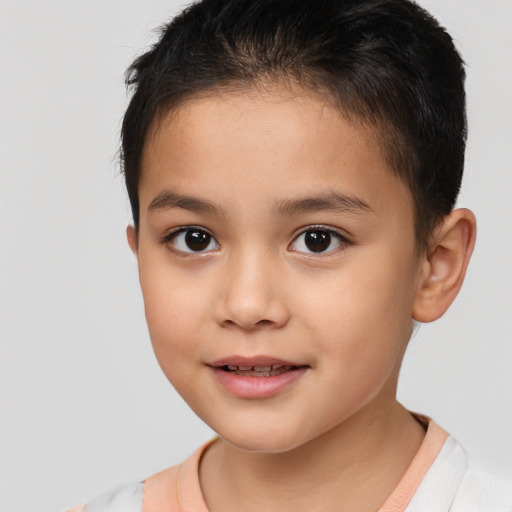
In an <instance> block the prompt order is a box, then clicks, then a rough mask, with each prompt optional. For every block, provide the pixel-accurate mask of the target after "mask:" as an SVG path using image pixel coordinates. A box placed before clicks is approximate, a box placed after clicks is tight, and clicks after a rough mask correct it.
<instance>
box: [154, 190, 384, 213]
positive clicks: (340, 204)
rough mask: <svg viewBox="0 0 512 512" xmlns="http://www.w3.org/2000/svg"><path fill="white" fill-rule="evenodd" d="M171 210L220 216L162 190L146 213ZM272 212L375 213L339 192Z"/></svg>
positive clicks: (206, 205) (200, 202)
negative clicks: (177, 209) (180, 209)
mask: <svg viewBox="0 0 512 512" xmlns="http://www.w3.org/2000/svg"><path fill="white" fill-rule="evenodd" d="M173 208H182V209H184V210H189V211H192V212H197V213H208V214H213V215H217V216H222V215H223V210H222V208H221V207H220V206H218V205H216V204H215V203H212V202H211V201H208V200H206V199H200V198H198V197H192V196H186V195H182V194H178V193H176V192H171V191H169V190H165V191H163V192H161V193H160V194H158V195H157V196H156V197H155V198H154V199H153V200H152V201H151V203H150V204H149V206H148V211H149V212H150V213H151V212H158V211H165V210H169V209H173ZM273 211H274V212H276V213H277V214H279V215H285V216H292V215H295V214H297V213H305V212H323V211H332V212H336V213H352V214H355V213H361V212H362V213H365V212H375V210H374V209H373V208H371V207H370V205H369V204H368V203H366V202H365V201H363V200H362V199H359V198H357V197H354V196H350V195H345V194H341V193H339V192H328V193H326V194H321V195H318V196H312V197H303V198H298V199H283V200H281V201H278V202H277V203H276V204H275V205H274V207H273Z"/></svg>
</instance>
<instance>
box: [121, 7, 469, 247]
mask: <svg viewBox="0 0 512 512" xmlns="http://www.w3.org/2000/svg"><path fill="white" fill-rule="evenodd" d="M464 79H465V72H464V65H463V61H462V59H461V57H460V55H459V53H458V52H457V50H456V48H455V46H454V43H453V40H452V38H451V37H450V36H449V34H448V33H447V32H446V30H445V29H444V28H443V27H441V26H440V25H439V23H438V22H437V21H436V20H435V19H434V18H433V17H432V16H431V15H430V14H429V13H427V12H426V11H425V10H424V9H422V8H421V7H419V6H418V5H417V4H416V3H414V2H412V1H409V0H202V1H199V2H197V3H194V4H192V5H190V6H189V7H187V8H186V9H184V10H183V11H182V12H181V14H179V15H178V16H177V17H175V18H174V19H173V20H172V21H171V22H170V23H168V24H167V25H165V26H164V27H163V28H162V30H161V36H160V38H159V40H158V42H157V43H156V44H155V45H154V46H153V47H152V48H151V49H150V50H149V51H147V52H146V53H144V54H143V55H141V56H140V57H138V58H137V59H136V60H135V61H134V62H133V64H132V65H131V66H130V68H129V69H128V71H127V76H126V83H127V86H128V88H129V89H131V90H132V92H133V94H132V97H131V101H130V103H129V106H128V108H127V110H126V113H125V116H124V120H123V124H122V134H121V138H122V145H121V165H122V169H123V172H124V177H125V181H126V187H127V190H128V195H129V198H130V203H131V208H132V213H133V220H134V223H135V226H136V227H138V223H139V200H138V183H139V178H140V174H141V161H142V154H143V151H144V146H145V142H146V140H147V137H148V133H149V131H150V129H151V127H152V124H153V123H154V121H155V119H156V118H157V116H158V115H161V114H165V113H166V112H168V111H171V110H172V109H175V108H177V107H178V106H179V105H181V104H183V102H185V101H187V100H190V99H192V98H194V97H197V96H200V95H203V94H212V93H213V94H215V92H218V91H219V90H221V89H227V90H232V91H235V90H240V89H241V90H244V89H248V88H251V87H254V86H257V85H258V84H262V83H270V84H272V83H274V82H275V83H278V82H283V81H288V82H290V83H293V84H298V85H299V86H301V87H302V88H304V89H305V90H306V91H310V92H312V93H315V94H317V93H320V94H323V95H324V96H325V97H326V98H328V99H329V100H330V101H331V102H333V103H334V105H335V106H336V107H337V108H338V109H339V111H340V113H341V114H342V115H345V116H347V117H348V119H351V120H354V121H356V122H360V123H362V124H364V125H365V126H368V127H370V128H372V127H374V128H375V133H376V135H377V136H378V137H379V138H380V140H381V142H382V146H383V149H384V154H385V156H386V159H387V161H388V165H389V167H390V170H391V172H393V173H394V174H396V175H397V176H399V177H400V178H401V179H402V180H403V181H404V182H405V183H406V184H407V186H408V187H409V189H410V191H411V193H412V197H413V199H414V204H415V229H416V239H417V241H418V242H419V244H420V246H421V247H422V248H426V247H427V244H428V239H429V237H430V235H431V232H432V230H433V229H434V227H435V226H436V224H437V223H438V222H439V221H440V220H441V219H442V218H443V217H444V216H445V215H446V214H448V213H449V212H450V211H451V210H452V209H453V207H454V204H455V201H456V199H457V195H458V192H459V189H460V183H461V179H462V172H463V167H464V150H465V144H466V137H467V129H466V111H465V108H466V107H465V92H464Z"/></svg>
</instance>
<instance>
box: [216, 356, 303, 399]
mask: <svg viewBox="0 0 512 512" xmlns="http://www.w3.org/2000/svg"><path fill="white" fill-rule="evenodd" d="M229 365H233V366H258V367H261V366H292V367H293V368H292V369H290V370H288V371H286V372H284V373H280V374H278V375H273V376H269V377H266V376H261V377H257V376H245V375H237V374H234V373H230V372H227V371H225V370H223V369H222V367H223V366H229ZM207 366H209V367H210V368H211V371H212V373H213V375H214V377H215V380H216V381H217V382H218V383H219V384H220V385H221V387H222V388H224V390H225V391H226V392H227V393H228V394H230V395H232V396H235V397H237V398H245V399H262V398H270V397H272V396H275V395H278V394H279V393H280V392H282V391H283V390H285V389H286V388H288V387H289V386H291V385H293V384H294V383H296V382H297V381H298V380H300V379H301V378H302V377H303V376H304V374H305V373H306V371H307V370H308V369H309V366H308V365H303V364H300V363H294V362H290V361H285V360H283V359H277V358H275V357H269V356H258V357H244V356H230V357H226V358H223V359H219V360H217V361H213V362H211V363H208V364H207Z"/></svg>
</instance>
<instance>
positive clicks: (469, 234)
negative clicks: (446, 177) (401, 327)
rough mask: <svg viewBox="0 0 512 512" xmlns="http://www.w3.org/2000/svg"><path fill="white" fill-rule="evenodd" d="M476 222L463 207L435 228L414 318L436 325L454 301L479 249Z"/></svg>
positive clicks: (415, 304)
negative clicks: (474, 253) (475, 250)
mask: <svg viewBox="0 0 512 512" xmlns="http://www.w3.org/2000/svg"><path fill="white" fill-rule="evenodd" d="M475 238H476V219H475V216H474V215H473V213H472V212H471V211H470V210H467V209H465V208H460V209H457V210H454V211H452V212H451V213H450V214H449V215H447V216H446V217H445V218H444V219H443V220H442V222H441V223H440V224H439V226H437V228H436V229H435V231H434V233H433V236H432V242H431V244H430V246H429V249H428V252H427V253H426V254H425V256H424V261H423V265H422V274H421V277H420V282H419V288H418V291H417V294H416V298H415V301H414V305H413V311H412V316H413V318H414V319H415V320H417V321H418V322H433V321H434V320H437V319H438V318H439V317H441V316H442V315H443V314H444V313H445V311H446V310H447V309H448V307H449V306H450V304H451V303H452V302H453V300H454V299H455V297H456V296H457V294H458V293H459V290H460V288H461V286H462V283H463V281H464V276H465V275H466V270H467V268H468V264H469V259H470V258H471V253H472V252H473V247H474V246H475Z"/></svg>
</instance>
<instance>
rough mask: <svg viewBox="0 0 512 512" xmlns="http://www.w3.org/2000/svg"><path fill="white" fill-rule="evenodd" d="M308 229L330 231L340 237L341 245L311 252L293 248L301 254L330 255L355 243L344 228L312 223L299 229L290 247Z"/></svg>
mask: <svg viewBox="0 0 512 512" xmlns="http://www.w3.org/2000/svg"><path fill="white" fill-rule="evenodd" d="M308 231H326V232H327V233H330V234H332V235H334V236H335V237H336V238H337V239H338V241H339V242H340V244H341V247H338V248H336V249H332V250H330V251H320V252H314V251H311V252H304V251H293V249H292V251H293V252H298V253H300V254H307V255H314V256H327V255H330V254H332V253H336V252H338V251H339V250H343V248H344V247H347V246H350V245H353V243H354V242H353V241H352V240H351V239H350V238H349V236H350V235H348V234H347V233H346V232H344V231H342V230H340V229H338V228H335V227H333V226H326V225H323V224H313V225H310V226H304V227H302V228H300V230H298V231H297V232H296V233H295V234H294V235H293V239H292V241H291V242H290V244H289V246H288V247H291V246H292V245H293V244H294V243H295V242H296V241H297V239H298V238H299V237H300V236H301V235H304V234H305V233H307V232H308Z"/></svg>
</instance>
